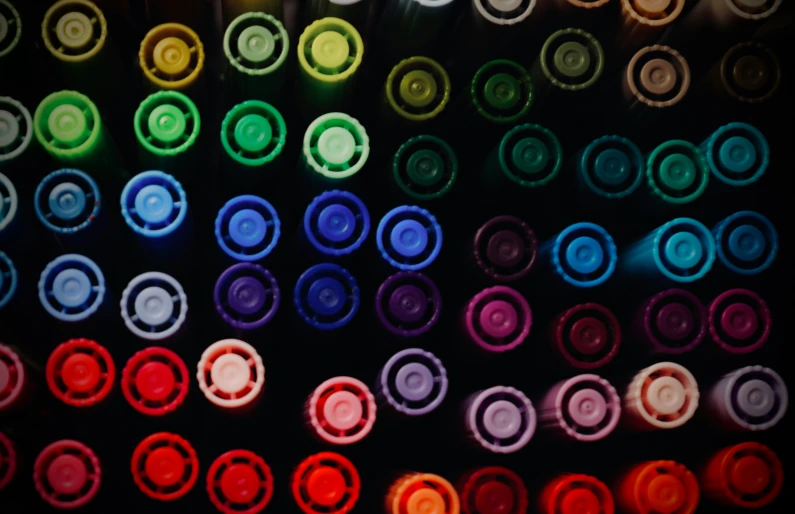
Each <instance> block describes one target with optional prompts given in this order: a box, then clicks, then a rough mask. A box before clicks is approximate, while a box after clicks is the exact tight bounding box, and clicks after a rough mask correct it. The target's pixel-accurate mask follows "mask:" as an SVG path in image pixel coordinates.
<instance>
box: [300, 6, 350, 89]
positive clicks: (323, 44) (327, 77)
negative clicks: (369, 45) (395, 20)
mask: <svg viewBox="0 0 795 514" xmlns="http://www.w3.org/2000/svg"><path fill="white" fill-rule="evenodd" d="M363 55H364V43H363V41H362V37H361V35H359V31H357V30H356V28H355V27H354V26H353V25H351V24H350V23H348V22H347V21H345V20H341V19H339V18H322V19H320V20H317V21H315V22H313V23H311V24H310V25H309V26H308V27H306V29H304V32H303V33H302V34H301V37H300V38H298V62H299V64H300V66H301V70H302V71H303V72H304V73H306V74H308V75H309V76H310V77H311V78H312V79H314V80H317V81H320V82H326V83H338V82H342V81H344V80H347V79H348V78H350V77H351V76H352V75H353V74H354V73H356V70H358V69H359V66H360V65H361V62H362V56H363Z"/></svg>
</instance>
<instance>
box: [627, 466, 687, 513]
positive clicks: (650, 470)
mask: <svg viewBox="0 0 795 514" xmlns="http://www.w3.org/2000/svg"><path fill="white" fill-rule="evenodd" d="M698 498H699V489H698V482H697V481H696V477H695V475H693V473H692V472H691V471H690V470H689V469H687V468H686V467H684V466H683V465H682V464H679V463H678V462H674V461H672V460H653V461H649V462H644V463H642V464H638V465H637V466H635V467H634V468H632V470H630V472H629V473H628V474H627V475H625V476H624V478H623V479H622V480H621V482H620V484H619V487H618V503H619V506H620V507H621V509H622V510H623V511H624V512H626V513H627V514H649V513H652V512H653V513H654V514H692V513H693V512H695V511H696V507H697V506H698Z"/></svg>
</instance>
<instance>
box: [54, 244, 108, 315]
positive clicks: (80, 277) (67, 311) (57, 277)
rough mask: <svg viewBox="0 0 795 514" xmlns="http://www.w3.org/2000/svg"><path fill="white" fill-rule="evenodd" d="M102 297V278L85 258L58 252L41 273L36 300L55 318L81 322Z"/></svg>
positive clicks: (92, 263) (98, 303) (92, 264)
mask: <svg viewBox="0 0 795 514" xmlns="http://www.w3.org/2000/svg"><path fill="white" fill-rule="evenodd" d="M104 298H105V277H104V276H103V275H102V271H101V270H100V269H99V266H97V265H96V264H95V263H94V261H92V260H91V259H89V258H88V257H85V256H83V255H77V254H74V253H70V254H66V255H61V256H60V257H58V258H57V259H55V260H54V261H52V262H50V263H49V264H47V267H45V268H44V271H42V272H41V278H40V279H39V301H40V302H41V305H42V306H43V307H44V309H45V310H46V311H47V312H49V313H50V315H52V317H54V318H56V319H58V320H61V321H71V322H74V321H82V320H84V319H86V318H88V317H89V316H91V315H92V314H94V313H95V312H96V311H97V309H99V306H100V305H101V304H102V300H103V299H104Z"/></svg>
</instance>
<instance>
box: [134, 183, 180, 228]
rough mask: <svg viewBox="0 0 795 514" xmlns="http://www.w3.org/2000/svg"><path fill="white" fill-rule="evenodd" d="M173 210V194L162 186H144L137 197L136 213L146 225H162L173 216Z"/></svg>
mask: <svg viewBox="0 0 795 514" xmlns="http://www.w3.org/2000/svg"><path fill="white" fill-rule="evenodd" d="M173 210H174V200H173V198H171V193H170V192H169V191H168V189H166V188H165V187H163V186H161V185H157V184H151V185H148V186H144V187H143V188H141V190H140V191H138V194H136V195H135V212H136V213H137V214H138V216H139V217H140V218H141V219H142V220H143V222H144V223H151V224H157V223H162V222H163V221H165V220H167V219H168V218H169V217H170V216H171V213H172V212H173Z"/></svg>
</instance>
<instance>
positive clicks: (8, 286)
mask: <svg viewBox="0 0 795 514" xmlns="http://www.w3.org/2000/svg"><path fill="white" fill-rule="evenodd" d="M16 291H17V269H16V268H15V267H14V263H13V262H11V259H9V258H8V255H6V254H5V252H0V309H2V308H3V307H5V306H6V304H7V303H8V302H10V301H11V298H13V297H14V293H16Z"/></svg>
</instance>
